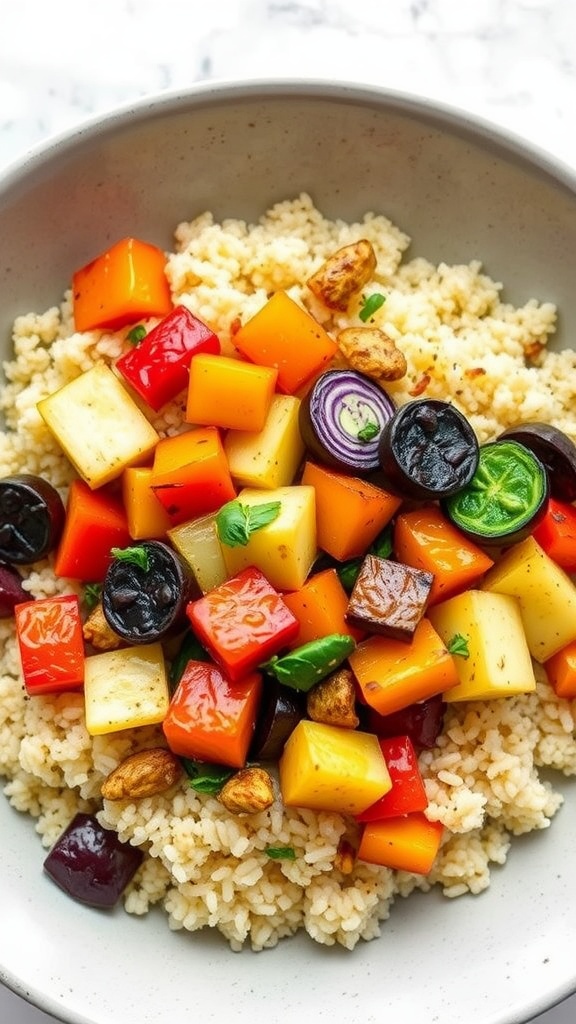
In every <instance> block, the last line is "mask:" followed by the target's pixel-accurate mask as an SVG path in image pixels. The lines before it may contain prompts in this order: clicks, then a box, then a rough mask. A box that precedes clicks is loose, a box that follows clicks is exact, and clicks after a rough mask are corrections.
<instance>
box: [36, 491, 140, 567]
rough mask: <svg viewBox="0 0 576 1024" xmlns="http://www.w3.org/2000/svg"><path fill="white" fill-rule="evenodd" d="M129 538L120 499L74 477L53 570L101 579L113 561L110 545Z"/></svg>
mask: <svg viewBox="0 0 576 1024" xmlns="http://www.w3.org/2000/svg"><path fill="white" fill-rule="evenodd" d="M130 539H131V538H130V532H129V529H128V520H127V518H126V513H125V511H124V509H123V507H122V503H121V502H120V501H119V500H118V499H117V498H116V497H115V496H114V495H111V494H109V493H108V492H107V491H106V490H99V491H93V490H92V489H91V488H90V487H89V486H88V484H87V483H85V482H84V480H73V481H72V483H71V484H70V489H69V492H68V501H67V503H66V519H65V521H64V529H63V531H62V536H61V538H60V542H59V545H58V548H57V550H56V556H55V560H54V572H55V574H56V576H67V577H69V578H70V579H73V580H83V581H84V582H89V583H100V582H101V581H102V580H103V579H104V576H105V575H106V570H107V569H108V566H109V565H110V562H111V561H112V555H111V554H110V549H111V548H113V547H119V548H124V547H127V546H128V545H129V544H130Z"/></svg>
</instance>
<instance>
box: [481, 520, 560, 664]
mask: <svg viewBox="0 0 576 1024" xmlns="http://www.w3.org/2000/svg"><path fill="white" fill-rule="evenodd" d="M482 590H488V591H491V592H492V593H497V594H510V595H511V596H512V597H516V598H517V599H518V601H519V605H520V615H521V617H522V624H523V626H524V632H525V634H526V640H527V642H528V647H529V649H530V653H531V655H532V657H533V658H535V660H536V661H539V662H545V661H547V660H548V659H549V658H551V657H552V656H553V655H554V654H556V653H557V651H560V650H562V648H563V647H566V645H567V644H569V643H571V642H572V641H573V640H576V585H575V584H574V581H573V580H572V579H571V578H570V576H569V575H568V574H567V573H566V572H565V571H564V570H563V569H561V568H560V566H558V565H556V563H555V562H554V561H553V560H552V559H551V558H550V556H549V555H547V554H546V552H545V551H544V550H543V549H542V548H541V547H540V545H539V544H538V542H537V541H536V540H535V539H534V537H527V538H526V540H523V541H520V543H519V544H515V545H513V547H511V548H508V549H507V550H506V551H505V552H504V554H503V555H501V557H500V558H499V559H498V561H497V562H496V565H495V566H494V567H493V568H492V569H491V570H490V571H489V572H488V574H487V575H486V576H485V578H484V580H483V583H482Z"/></svg>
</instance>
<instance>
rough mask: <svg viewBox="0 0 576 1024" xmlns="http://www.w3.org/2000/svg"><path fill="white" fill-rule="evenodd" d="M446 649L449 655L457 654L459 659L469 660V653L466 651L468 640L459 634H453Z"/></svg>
mask: <svg viewBox="0 0 576 1024" xmlns="http://www.w3.org/2000/svg"><path fill="white" fill-rule="evenodd" d="M446 647H447V648H448V650H449V651H450V654H457V655H459V657H460V658H469V657H470V651H469V649H468V640H467V639H466V637H465V636H462V634H461V633H455V634H454V636H453V637H452V639H451V640H449V641H448V643H447V644H446Z"/></svg>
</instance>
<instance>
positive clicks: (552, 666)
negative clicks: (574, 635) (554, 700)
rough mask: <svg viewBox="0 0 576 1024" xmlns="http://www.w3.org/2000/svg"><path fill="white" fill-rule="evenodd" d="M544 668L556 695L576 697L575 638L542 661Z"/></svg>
mask: <svg viewBox="0 0 576 1024" xmlns="http://www.w3.org/2000/svg"><path fill="white" fill-rule="evenodd" d="M544 669H545V671H546V675H547V676H548V682H549V683H550V686H551V687H552V689H553V690H554V693H555V694H556V696H557V697H564V698H566V699H567V700H574V699H575V698H576V640H573V641H572V642H571V643H569V644H567V645H566V647H563V648H562V650H561V651H558V653H557V654H553V655H552V657H551V658H549V659H548V661H546V662H544Z"/></svg>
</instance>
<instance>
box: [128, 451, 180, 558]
mask: <svg viewBox="0 0 576 1024" xmlns="http://www.w3.org/2000/svg"><path fill="white" fill-rule="evenodd" d="M151 480H152V467H151V466H128V467H127V468H126V469H125V470H124V472H123V473H122V480H121V482H122V501H123V504H124V509H125V512H126V520H127V523H128V530H129V532H130V536H131V538H132V540H160V539H161V538H162V537H165V536H166V534H167V532H168V530H169V529H170V527H171V526H172V522H171V519H170V516H169V515H168V513H167V511H166V509H165V508H164V506H163V505H162V504H161V502H159V501H158V498H157V497H156V495H155V494H154V491H153V490H152V487H151ZM117 546H118V547H119V545H117Z"/></svg>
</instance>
